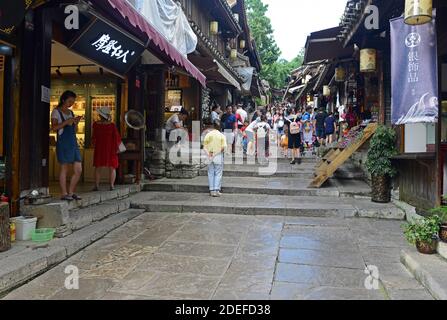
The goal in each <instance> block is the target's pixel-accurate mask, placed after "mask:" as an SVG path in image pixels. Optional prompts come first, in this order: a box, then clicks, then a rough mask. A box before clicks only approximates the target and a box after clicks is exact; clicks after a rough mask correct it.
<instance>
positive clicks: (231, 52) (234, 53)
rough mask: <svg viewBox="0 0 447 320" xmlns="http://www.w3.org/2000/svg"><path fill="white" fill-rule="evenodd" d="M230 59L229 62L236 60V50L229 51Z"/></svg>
mask: <svg viewBox="0 0 447 320" xmlns="http://www.w3.org/2000/svg"><path fill="white" fill-rule="evenodd" d="M230 58H231V60H236V59H237V49H231V51H230Z"/></svg>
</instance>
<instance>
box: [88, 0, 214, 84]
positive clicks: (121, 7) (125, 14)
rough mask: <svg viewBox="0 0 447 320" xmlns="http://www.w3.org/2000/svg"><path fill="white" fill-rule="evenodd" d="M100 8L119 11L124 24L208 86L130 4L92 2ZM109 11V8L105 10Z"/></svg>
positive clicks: (103, 0)
mask: <svg viewBox="0 0 447 320" xmlns="http://www.w3.org/2000/svg"><path fill="white" fill-rule="evenodd" d="M91 1H92V2H94V3H95V4H97V5H98V6H100V7H102V8H104V6H107V4H108V5H109V9H110V7H111V8H113V9H115V10H117V11H118V13H119V15H120V17H121V19H123V22H124V23H126V22H129V23H130V24H131V25H132V26H133V27H134V28H138V29H139V30H140V31H141V32H143V33H144V34H145V35H146V36H147V38H148V39H145V40H149V41H150V42H153V43H154V44H155V45H156V46H157V47H158V48H159V49H160V50H161V51H162V52H164V53H165V54H166V55H167V56H168V57H169V58H170V60H172V63H173V64H175V65H177V66H179V67H181V68H184V69H185V70H186V71H187V72H188V73H189V74H190V75H191V76H192V77H194V78H195V79H197V81H199V82H200V83H201V84H202V86H204V87H205V86H206V77H205V76H204V75H203V74H202V73H201V72H200V71H199V70H198V69H197V68H196V67H195V66H194V65H193V64H192V63H191V62H190V61H189V60H188V59H187V57H185V56H183V55H182V54H181V53H180V52H179V51H178V50H177V49H176V48H175V47H174V46H173V45H171V44H170V43H169V41H168V40H167V39H166V38H165V37H164V36H163V35H162V34H161V33H160V32H158V31H157V29H155V27H154V26H153V25H152V24H151V23H150V22H149V21H147V20H146V18H145V17H144V16H143V15H141V14H140V13H139V12H138V11H137V10H136V9H135V8H134V7H133V6H132V5H131V4H130V3H128V2H127V1H123V0H91ZM105 9H107V8H105Z"/></svg>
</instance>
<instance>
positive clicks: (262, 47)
mask: <svg viewBox="0 0 447 320" xmlns="http://www.w3.org/2000/svg"><path fill="white" fill-rule="evenodd" d="M246 4H247V12H248V23H249V25H250V29H251V33H252V37H253V38H254V39H255V41H256V45H257V48H258V52H259V56H260V57H261V62H262V71H261V77H262V78H263V79H265V80H267V81H268V82H269V83H270V85H271V86H272V87H274V88H282V87H284V86H285V85H286V81H287V77H288V76H289V75H290V72H291V71H292V70H293V69H296V68H298V67H299V66H300V65H301V64H302V63H303V57H304V50H302V51H301V52H300V53H299V54H298V55H297V57H296V58H295V59H293V60H292V61H287V60H285V59H280V56H281V50H280V48H279V47H278V45H277V43H276V41H275V37H274V35H273V27H272V23H271V21H270V19H269V18H268V17H267V11H268V5H265V4H264V3H263V2H262V0H246Z"/></svg>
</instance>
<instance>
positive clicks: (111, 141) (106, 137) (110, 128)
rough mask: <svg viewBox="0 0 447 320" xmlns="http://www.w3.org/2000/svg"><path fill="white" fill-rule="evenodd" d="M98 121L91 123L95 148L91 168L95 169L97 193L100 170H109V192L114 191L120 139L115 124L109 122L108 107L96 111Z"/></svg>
mask: <svg viewBox="0 0 447 320" xmlns="http://www.w3.org/2000/svg"><path fill="white" fill-rule="evenodd" d="M98 115H99V117H100V120H99V121H97V122H95V123H93V136H92V143H93V146H94V148H95V152H94V156H93V166H94V167H95V188H94V189H93V191H99V182H100V179H101V169H102V168H107V169H108V170H109V183H110V190H114V189H115V179H116V169H117V168H118V163H119V161H118V150H119V145H120V144H121V137H120V134H119V132H118V129H117V128H116V126H115V124H114V123H112V122H111V119H112V116H111V110H110V108H109V107H101V108H99V109H98Z"/></svg>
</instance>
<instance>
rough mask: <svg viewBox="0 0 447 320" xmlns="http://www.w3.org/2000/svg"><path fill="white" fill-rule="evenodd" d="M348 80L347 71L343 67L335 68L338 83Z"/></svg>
mask: <svg viewBox="0 0 447 320" xmlns="http://www.w3.org/2000/svg"><path fill="white" fill-rule="evenodd" d="M345 78H346V69H345V68H343V67H337V68H335V81H336V82H343V81H345Z"/></svg>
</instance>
